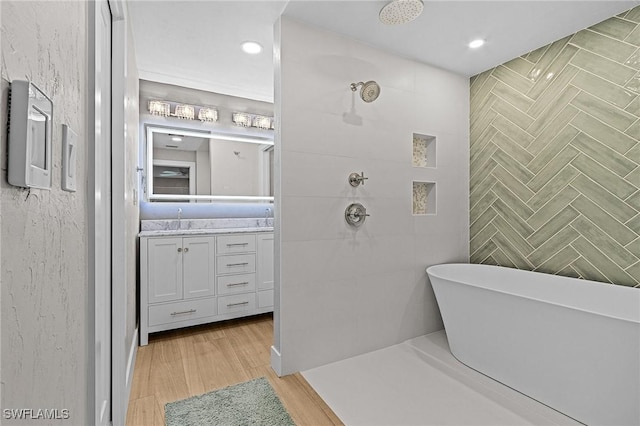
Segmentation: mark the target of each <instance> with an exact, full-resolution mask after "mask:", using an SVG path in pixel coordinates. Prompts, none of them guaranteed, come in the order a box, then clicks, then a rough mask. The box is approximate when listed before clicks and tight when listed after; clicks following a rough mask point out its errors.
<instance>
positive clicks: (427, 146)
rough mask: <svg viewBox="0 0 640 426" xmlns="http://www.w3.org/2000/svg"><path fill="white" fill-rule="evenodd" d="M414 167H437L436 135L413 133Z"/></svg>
mask: <svg viewBox="0 0 640 426" xmlns="http://www.w3.org/2000/svg"><path fill="white" fill-rule="evenodd" d="M411 164H412V165H413V167H436V137H435V136H430V135H421V134H419V133H414V134H413V160H412V162H411Z"/></svg>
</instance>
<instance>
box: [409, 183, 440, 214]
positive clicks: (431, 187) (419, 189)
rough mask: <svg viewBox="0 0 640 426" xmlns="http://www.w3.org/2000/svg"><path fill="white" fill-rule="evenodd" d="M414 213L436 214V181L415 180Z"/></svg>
mask: <svg viewBox="0 0 640 426" xmlns="http://www.w3.org/2000/svg"><path fill="white" fill-rule="evenodd" d="M413 214H414V215H430V214H433V215H434V214H436V184H435V182H416V181H414V182H413Z"/></svg>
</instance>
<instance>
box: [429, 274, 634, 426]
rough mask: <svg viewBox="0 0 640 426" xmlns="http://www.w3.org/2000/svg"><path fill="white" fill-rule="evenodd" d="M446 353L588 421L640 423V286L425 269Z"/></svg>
mask: <svg viewBox="0 0 640 426" xmlns="http://www.w3.org/2000/svg"><path fill="white" fill-rule="evenodd" d="M427 273H428V275H429V278H430V280H431V284H432V286H433V290H434V292H435V295H436V299H437V301H438V306H439V307H440V311H441V313H442V318H443V320H444V326H445V330H446V333H447V338H448V339H449V345H450V347H451V353H452V354H453V355H454V356H455V357H456V358H457V359H458V360H459V361H461V362H462V363H464V364H466V365H467V366H468V367H471V368H473V369H475V370H477V371H479V372H481V373H483V374H485V375H487V376H489V377H491V378H493V379H495V380H497V381H499V382H501V383H503V384H505V385H507V386H509V387H511V388H513V389H515V390H517V391H519V392H522V393H524V394H525V395H528V396H530V397H531V398H534V399H536V400H538V401H539V402H541V403H543V404H546V405H548V406H550V407H552V408H554V409H556V410H558V411H560V412H562V413H564V414H566V415H567V416H570V417H572V418H574V419H576V420H578V421H580V422H582V423H586V424H588V425H612V426H614V425H615V426H622V425H630V426H631V425H633V426H637V425H640V289H637V288H629V287H623V286H618V285H611V284H603V283H598V282H594V281H586V280H580V279H575V278H566V277H559V276H555V275H547V274H542V273H537V272H528V271H522V270H516V269H510V268H502V267H498V266H489V265H469V264H447V265H436V266H432V267H430V268H428V269H427Z"/></svg>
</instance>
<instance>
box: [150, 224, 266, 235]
mask: <svg viewBox="0 0 640 426" xmlns="http://www.w3.org/2000/svg"><path fill="white" fill-rule="evenodd" d="M250 232H273V227H271V226H260V227H255V228H217V229H206V228H205V229H158V230H155V231H142V232H140V233H139V234H138V236H139V237H169V236H181V235H216V234H237V233H250Z"/></svg>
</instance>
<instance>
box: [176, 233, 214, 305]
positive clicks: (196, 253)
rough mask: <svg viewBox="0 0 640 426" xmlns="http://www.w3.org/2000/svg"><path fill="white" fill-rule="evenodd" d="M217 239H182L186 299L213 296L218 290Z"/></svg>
mask: <svg viewBox="0 0 640 426" xmlns="http://www.w3.org/2000/svg"><path fill="white" fill-rule="evenodd" d="M215 241H216V239H215V237H185V238H183V239H182V246H183V252H182V267H183V271H182V276H183V282H184V298H185V299H192V298H194V297H204V296H213V295H214V294H215V288H216V273H215V264H216V256H215V246H216V245H215Z"/></svg>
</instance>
